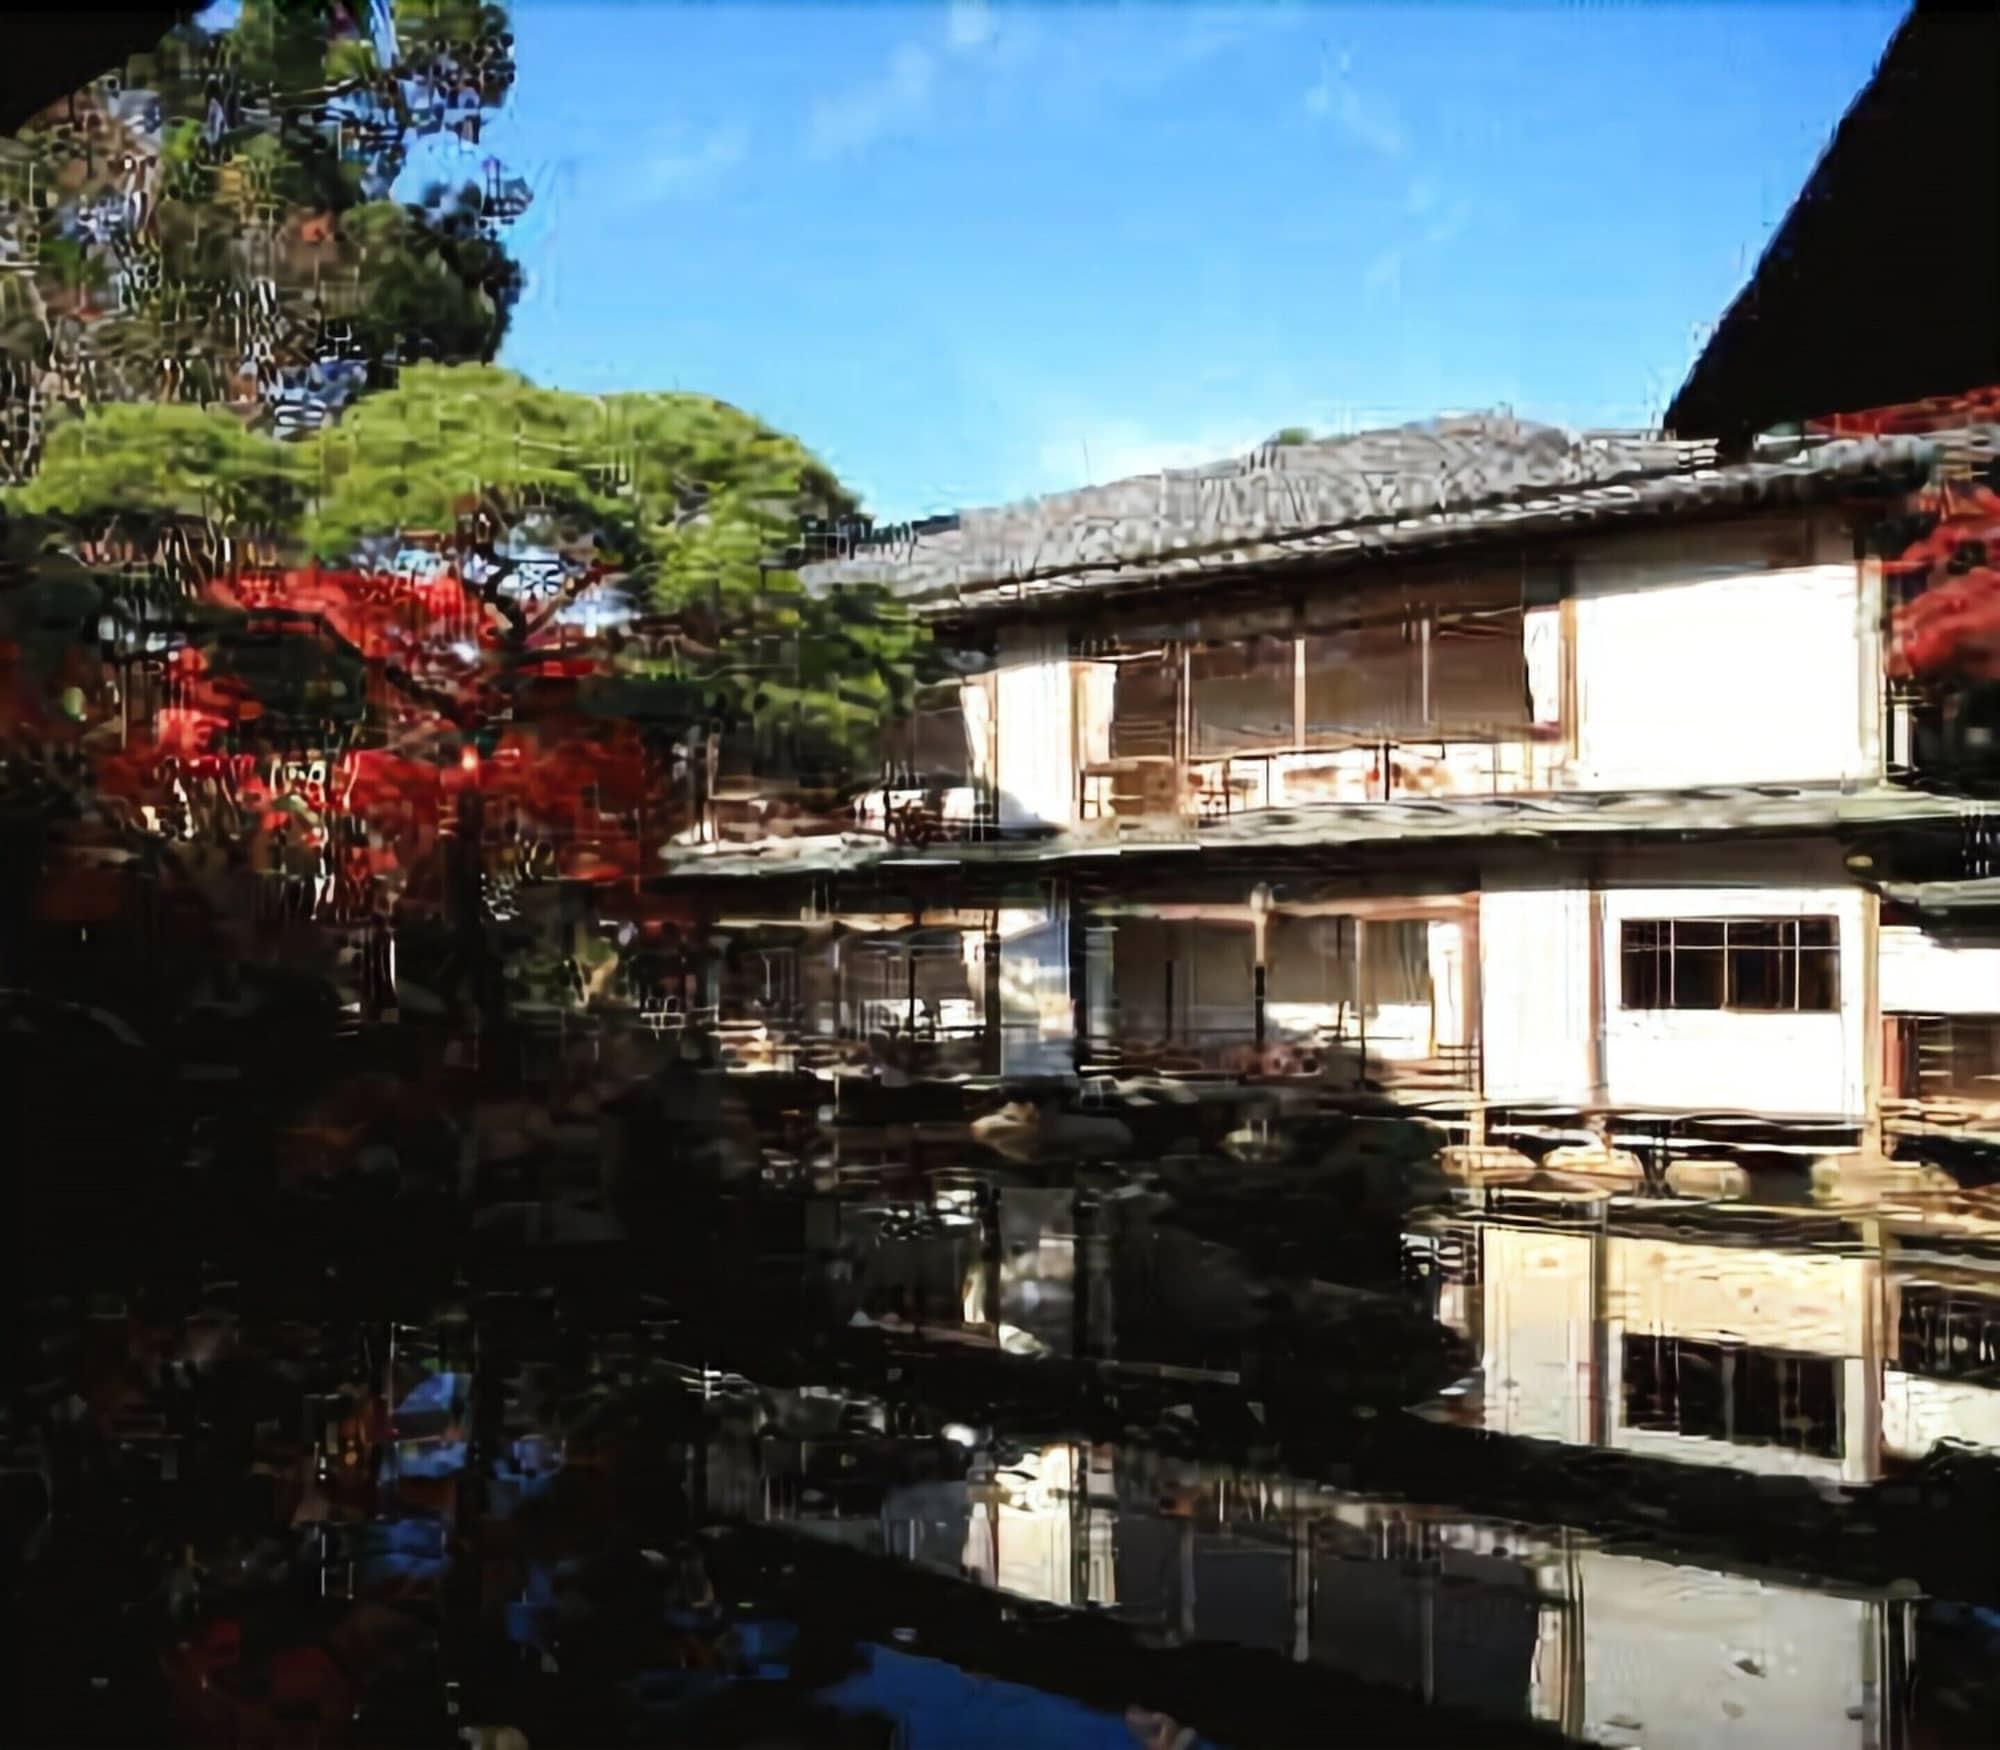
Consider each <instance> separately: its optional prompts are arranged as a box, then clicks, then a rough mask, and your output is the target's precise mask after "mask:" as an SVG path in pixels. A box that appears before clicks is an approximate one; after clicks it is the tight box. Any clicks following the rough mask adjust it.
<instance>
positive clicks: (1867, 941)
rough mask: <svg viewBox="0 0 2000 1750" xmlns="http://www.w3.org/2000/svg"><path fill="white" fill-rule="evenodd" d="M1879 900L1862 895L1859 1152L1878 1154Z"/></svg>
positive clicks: (1880, 1075)
mask: <svg viewBox="0 0 2000 1750" xmlns="http://www.w3.org/2000/svg"><path fill="white" fill-rule="evenodd" d="M1882 1057H1883V1052H1882V901H1881V899H1880V897H1879V896H1878V895H1876V894H1874V893H1863V894H1862V895H1861V1136H1860V1144H1861V1153H1862V1155H1863V1157H1864V1158H1871V1159H1872V1158H1875V1157H1877V1156H1879V1155H1880V1154H1881V1153H1882V1151H1883V1148H1884V1146H1885V1142H1886V1138H1885V1137H1884V1135H1883V1126H1882V1082H1883V1064H1882Z"/></svg>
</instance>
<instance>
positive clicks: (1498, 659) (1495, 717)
mask: <svg viewBox="0 0 2000 1750" xmlns="http://www.w3.org/2000/svg"><path fill="white" fill-rule="evenodd" d="M1430 664H1431V673H1430V688H1429V698H1430V718H1431V721H1432V722H1433V723H1434V724H1437V725H1439V726H1440V727H1444V728H1458V729H1496V728H1515V727H1518V726H1520V725H1522V724H1525V723H1526V722H1527V721H1528V719H1529V710H1528V659H1527V616H1526V615H1525V614H1524V613H1523V612H1522V611H1521V609H1519V608H1518V607H1513V608H1495V609H1489V610H1487V611H1486V612H1483V613H1476V614H1453V615H1448V616H1445V617H1443V618H1441V619H1439V620H1438V622H1437V623H1436V625H1434V626H1433V627H1432V628H1431V644H1430Z"/></svg>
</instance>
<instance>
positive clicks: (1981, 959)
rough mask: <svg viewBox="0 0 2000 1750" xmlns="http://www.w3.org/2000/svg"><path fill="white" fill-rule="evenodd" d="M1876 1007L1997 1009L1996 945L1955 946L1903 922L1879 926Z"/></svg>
mask: <svg viewBox="0 0 2000 1750" xmlns="http://www.w3.org/2000/svg"><path fill="white" fill-rule="evenodd" d="M1882 1009H1883V1012H1884V1013H1885V1014H1904V1015H1996V1014H2000V948H1960V947H1954V946H1952V945H1951V944H1949V943H1945V942H1940V941H1938V940H1937V939H1936V938H1935V937H1934V936H1927V935H1925V934H1924V932H1923V931H1922V930H1919V929H1915V928H1913V927H1911V926H1909V925H1907V924H1897V925H1893V926H1890V927H1888V928H1885V929H1884V930H1883V931H1882Z"/></svg>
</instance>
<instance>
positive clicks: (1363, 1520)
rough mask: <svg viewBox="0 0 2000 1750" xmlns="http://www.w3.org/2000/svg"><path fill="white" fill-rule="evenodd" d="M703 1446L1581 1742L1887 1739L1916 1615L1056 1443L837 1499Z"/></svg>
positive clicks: (986, 1556) (743, 1488)
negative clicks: (869, 1497)
mask: <svg viewBox="0 0 2000 1750" xmlns="http://www.w3.org/2000/svg"><path fill="white" fill-rule="evenodd" d="M970 1437H971V1436H970V1431H967V1438H970ZM709 1462H710V1475H711V1477H712V1478H713V1477H720V1476H723V1475H726V1474H730V1473H732V1471H734V1472H740V1473H741V1475H742V1478H743V1480H742V1481H740V1482H739V1483H738V1484H737V1486H736V1493H737V1494H738V1495H739V1496H741V1497H742V1499H743V1501H744V1503H745V1504H746V1505H751V1504H753V1503H754V1504H755V1505H756V1507H759V1508H762V1509H764V1510H766V1511H767V1512H768V1515H769V1516H770V1517H773V1518H776V1519H779V1520H784V1521H789V1522H791V1523H794V1524H796V1525H797V1526H798V1527H799V1528H800V1529H802V1530H809V1531H812V1532H813V1533H815V1534H816V1535H820V1536H827V1537H833V1538H836V1539H838V1540H839V1541H841V1542H843V1543H846V1544H849V1545H851V1546H856V1547H860V1548H863V1549H868V1550H872V1551H876V1552H879V1553H882V1554H884V1555H890V1556H895V1557H899V1558H901V1559H905V1560H910V1561H915V1562H918V1563H921V1564H924V1565H926V1566H930V1567H933V1568H937V1569H941V1570H943V1571H946V1572H952V1573H958V1574H963V1575H965V1576H967V1577H969V1578H973V1579H976V1580H979V1581H981V1582H983V1583H985V1584H988V1585H993V1586H996V1587H998V1588H1000V1589H1002V1590H1004V1591H1007V1592H1010V1593H1012V1594H1015V1595H1016V1596H1019V1597H1022V1598H1025V1599H1031V1600H1035V1601H1037V1602H1040V1603H1044V1604H1051V1605H1059V1606H1066V1607H1071V1608H1090V1609H1101V1610H1107V1611H1111V1612H1114V1613H1115V1614H1117V1615H1118V1616H1119V1617H1120V1618H1121V1619H1123V1620H1126V1621H1128V1622H1131V1623H1133V1624H1135V1625H1137V1626H1139V1627H1141V1628H1144V1629H1146V1630H1148V1631H1150V1632H1152V1633H1155V1634H1158V1635H1162V1636H1165V1637H1167V1638H1168V1639H1170V1640H1173V1639H1178V1640H1181V1641H1188V1642H1192V1641H1196V1640H1200V1641H1208V1642H1224V1643H1231V1644H1236V1645H1243V1646H1249V1647H1254V1648H1258V1649H1261V1650H1263V1651H1266V1652H1269V1653H1272V1654H1274V1655H1276V1656H1278V1657H1281V1658H1285V1659H1290V1660H1295V1661H1301V1662H1303V1661H1313V1662H1317V1663H1320V1664H1323V1665H1326V1666H1328V1667H1331V1668H1332V1669H1335V1670H1338V1671H1341V1672H1344V1673H1347V1674H1349V1675H1352V1676H1355V1677H1360V1678H1362V1679H1364V1680H1366V1681H1369V1682H1371V1683H1375V1684H1379V1685H1382V1686H1385V1687H1388V1688H1392V1689H1396V1690H1400V1691H1403V1692H1404V1693H1407V1694H1410V1695H1413V1696H1417V1697H1420V1698H1422V1699H1423V1700H1425V1701H1426V1702H1429V1703H1434V1704H1437V1705H1440V1706H1445V1707H1451V1708H1459V1709H1466V1710H1469V1711H1474V1712H1478V1713H1481V1714H1484V1715H1487V1716H1489V1717H1495V1718H1500V1719H1517V1720H1521V1721H1523V1722H1528V1721H1541V1722H1545V1723H1547V1724H1549V1725H1553V1726H1556V1727H1558V1728H1560V1729H1561V1730H1562V1731H1563V1732H1565V1733H1567V1734H1568V1735H1571V1736H1573V1737H1577V1738H1581V1739H1584V1740H1586V1741H1589V1742H1593V1743H1600V1744H1613V1745H1639V1744H1644V1745H1648V1746H1665V1747H1675V1746H1689V1747H1693V1746H1701V1745H1708V1744H1712V1743H1723V1744H1737V1745H1771V1746H1778V1745H1792V1744H1800V1743H1813V1744H1824V1745H1830V1746H1832V1745H1851V1746H1854V1747H1855V1750H1863V1747H1874V1746H1887V1745H1894V1744H1899V1743H1902V1742H1906V1741H1907V1739H1906V1736H1905V1733H1906V1729H1907V1728H1906V1725H1905V1723H1904V1721H1903V1718H1902V1710H1903V1709H1904V1707H1905V1706H1906V1704H1907V1700H1908V1680H1909V1675H1910V1670H1911V1660H1912V1644H1913V1637H1914V1632H1915V1630H1914V1617H1913V1611H1912V1606H1911V1604H1910V1603H1909V1602H1908V1601H1907V1600H1905V1599H1904V1598H1902V1597H1901V1595H1900V1594H1895V1593H1892V1592H1880V1591H1868V1590H1864V1589H1851V1588H1850V1589H1843V1588H1840V1587H1835V1586H1827V1585H1824V1584H1820V1583H1814V1582H1808V1581H1805V1580H1802V1579H1796V1578H1787V1577H1784V1576H1777V1575H1771V1574H1764V1573H1758V1572H1751V1571H1742V1572H1735V1571H1729V1570H1726V1569H1720V1568H1713V1567H1699V1566H1693V1565H1688V1564H1685V1563H1679V1562H1674V1561H1669V1560H1667V1559H1664V1558H1661V1557H1654V1556H1651V1555H1647V1554H1641V1553H1628V1552H1626V1551H1622V1550H1620V1551H1614V1550H1610V1549H1605V1548H1602V1547H1600V1546H1598V1545H1597V1544H1596V1543H1595V1542H1594V1541H1593V1540H1592V1539H1590V1538H1588V1537H1585V1536H1582V1535H1580V1534H1577V1533H1573V1532H1567V1531H1563V1530H1560V1529H1547V1528H1542V1529H1537V1528H1532V1527H1528V1526H1523V1525H1517V1524H1513V1523H1509V1522H1505V1521H1497V1520H1487V1519H1477V1518H1470V1517H1467V1516H1465V1515H1463V1514H1461V1513H1459V1512H1457V1511H1455V1510H1453V1509H1451V1508H1448V1507H1436V1506H1424V1505H1415V1504H1410V1503H1402V1502H1391V1501H1384V1500H1379V1499H1374V1498H1369V1497H1365V1496H1361V1495H1357V1494H1352V1493H1347V1492H1343V1491H1340V1490H1336V1489H1330V1488H1323V1487H1317V1486H1313V1485H1308V1484H1304V1483H1301V1482H1299V1481H1297V1480H1296V1479H1290V1478H1285V1477H1277V1476H1268V1475H1260V1474H1256V1473H1246V1472H1241V1471H1234V1470H1227V1469H1217V1468H1214V1467H1209V1466H1201V1465H1198V1464H1194V1463H1191V1462H1189V1463H1183V1462H1178V1461H1170V1460H1163V1459H1161V1458H1159V1457H1157V1456H1156V1455H1152V1454H1149V1453H1147V1452H1144V1451H1139V1450H1122V1449H1121V1450H1114V1449H1112V1448H1110V1447H1102V1446H1097V1447H1093V1446H1089V1445H1085V1444H1079V1443H1056V1444H1052V1445H1046V1446H1042V1447H1038V1448H1037V1447H1031V1448H1029V1449H1028V1450H1026V1451H1002V1452H998V1453H996V1452H995V1451H994V1449H993V1448H991V1447H985V1448H981V1449H978V1450H975V1451H973V1452H972V1453H971V1454H969V1466H970V1474H969V1477H968V1478H967V1479H966V1480H963V1481H957V1480H954V1481H950V1482H930V1483H922V1484H914V1485H902V1486H891V1487H889V1488H888V1489H886V1490H885V1491H884V1492H883V1493H882V1494H881V1495H880V1497H879V1500H878V1502H877V1503H875V1505H874V1508H873V1510H872V1511H867V1512H848V1513H843V1514H839V1515H838V1516H836V1513H835V1512H834V1511H833V1510H831V1509H830V1508H829V1507H828V1505H827V1504H825V1503H824V1502H822V1503H821V1504H820V1505H819V1506H817V1507H815V1506H814V1505H813V1504H812V1503H811V1502H810V1501H808V1500H807V1499H806V1498H805V1497H804V1496H803V1495H802V1494H801V1493H800V1492H799V1491H797V1490H793V1491H791V1492H789V1493H785V1492H782V1491H781V1492H780V1493H779V1494H777V1495H775V1496H774V1495H773V1494H772V1492H771V1491H770V1490H769V1488H768V1487H765V1486H763V1485H761V1484H759V1483H756V1482H753V1481H751V1480H750V1479H751V1478H752V1477H753V1476H754V1473H755V1467H756V1466H757V1464H758V1462H759V1460H758V1459H757V1458H756V1457H755V1456H754V1455H753V1454H751V1453H750V1452H749V1451H748V1450H747V1449H746V1448H744V1447H743V1446H741V1445H740V1444H739V1445H737V1446H735V1447H733V1448H732V1447H727V1446H721V1447H718V1448H715V1449H712V1451H711V1456H710V1461H709Z"/></svg>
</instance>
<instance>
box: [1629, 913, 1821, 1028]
mask: <svg viewBox="0 0 2000 1750" xmlns="http://www.w3.org/2000/svg"><path fill="white" fill-rule="evenodd" d="M1619 945H1620V971H1621V980H1620V1004H1621V1006H1622V1007H1624V1008H1628V1009H1763V1010H1775V1009H1784V1010H1810V1011H1815V1012H1822V1013H1827V1012H1831V1011H1833V1010H1836V1009H1838V1008H1839V1007H1840V933H1839V926H1838V924H1837V923H1836V922H1835V920H1834V919H1832V918H1634V919H1628V920H1627V921H1626V923H1625V924H1624V926H1623V929H1622V933H1621V936H1620V944H1619Z"/></svg>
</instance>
